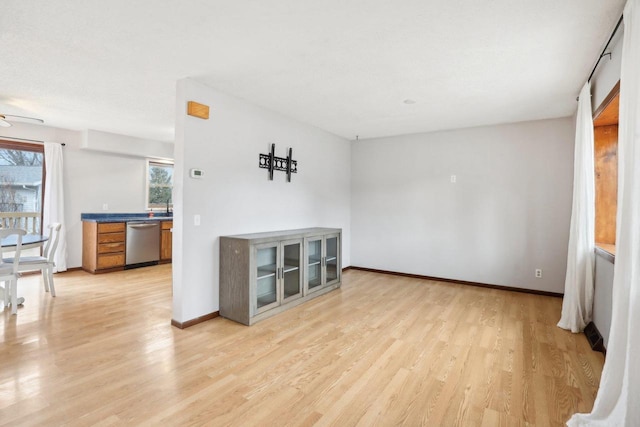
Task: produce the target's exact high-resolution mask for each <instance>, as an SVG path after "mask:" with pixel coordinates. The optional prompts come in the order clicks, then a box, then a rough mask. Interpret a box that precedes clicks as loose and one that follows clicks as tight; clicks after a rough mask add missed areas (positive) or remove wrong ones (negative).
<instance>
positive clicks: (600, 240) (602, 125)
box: [593, 82, 620, 254]
mask: <svg viewBox="0 0 640 427" xmlns="http://www.w3.org/2000/svg"><path fill="white" fill-rule="evenodd" d="M619 99H620V82H618V84H616V85H615V86H614V88H613V89H612V90H611V92H610V93H609V95H608V96H607V97H606V98H605V100H604V101H603V102H602V104H601V105H600V106H599V107H598V108H597V109H596V111H595V112H594V119H593V126H594V129H593V142H594V163H595V190H596V194H595V196H596V197H595V205H596V206H595V207H596V212H595V213H596V218H595V219H596V224H595V239H596V245H598V246H599V247H601V248H602V249H604V250H606V251H608V252H611V253H613V254H615V244H616V213H617V209H618V207H617V199H618V108H619Z"/></svg>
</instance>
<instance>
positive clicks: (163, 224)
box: [161, 221, 173, 230]
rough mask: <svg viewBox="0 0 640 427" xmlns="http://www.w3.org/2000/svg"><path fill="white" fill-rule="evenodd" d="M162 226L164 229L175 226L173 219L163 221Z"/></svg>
mask: <svg viewBox="0 0 640 427" xmlns="http://www.w3.org/2000/svg"><path fill="white" fill-rule="evenodd" d="M161 227H162V229H163V230H171V227H173V221H162V224H161Z"/></svg>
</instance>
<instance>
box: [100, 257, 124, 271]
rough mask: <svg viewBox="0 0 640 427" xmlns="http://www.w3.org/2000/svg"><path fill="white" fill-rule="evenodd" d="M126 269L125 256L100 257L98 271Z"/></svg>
mask: <svg viewBox="0 0 640 427" xmlns="http://www.w3.org/2000/svg"><path fill="white" fill-rule="evenodd" d="M111 267H124V254H114V255H98V269H101V268H111Z"/></svg>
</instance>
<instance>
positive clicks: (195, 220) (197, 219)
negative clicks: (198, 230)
mask: <svg viewBox="0 0 640 427" xmlns="http://www.w3.org/2000/svg"><path fill="white" fill-rule="evenodd" d="M193 225H195V226H196V227H197V226H199V225H200V215H198V214H196V215H194V216H193Z"/></svg>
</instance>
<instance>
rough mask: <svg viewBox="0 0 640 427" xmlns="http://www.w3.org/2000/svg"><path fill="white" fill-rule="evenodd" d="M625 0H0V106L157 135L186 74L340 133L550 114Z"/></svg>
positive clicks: (163, 136)
mask: <svg viewBox="0 0 640 427" xmlns="http://www.w3.org/2000/svg"><path fill="white" fill-rule="evenodd" d="M624 2H625V0H607V1H602V0H563V1H558V0H537V1H513V0H457V1H435V0H398V1H390V0H320V1H318V0H278V1H273V0H272V1H267V0H262V1H261V0H234V1H212V0H190V1H176V0H172V1H168V0H135V1H130V0H127V1H125V0H108V1H105V0H99V1H98V0H57V1H36V0H3V1H2V3H1V5H0V7H1V10H0V48H1V50H0V55H1V56H0V114H1V113H9V114H18V115H28V116H35V117H39V118H42V119H44V120H45V122H46V124H47V125H50V126H57V127H63V128H71V129H86V128H90V129H97V130H103V131H109V132H115V133H122V134H127V135H132V136H138V137H143V138H151V139H158V140H162V141H171V140H172V139H173V127H174V111H175V105H174V104H175V87H176V80H178V79H181V78H184V77H192V78H195V79H197V80H199V81H202V82H204V83H206V84H208V85H210V86H212V87H215V88H217V89H219V90H222V91H224V92H227V93H230V94H234V95H236V96H239V97H242V98H245V99H247V100H249V101H251V102H253V103H256V104H259V105H261V106H264V107H267V108H270V109H272V110H275V111H278V112H280V113H282V114H284V115H287V116H290V117H293V118H295V119H298V120H300V121H302V122H306V123H310V124H312V125H315V126H317V127H320V128H322V129H325V130H327V131H329V132H332V133H334V134H337V135H340V136H343V137H345V138H349V139H354V138H355V135H360V138H368V137H376V136H387V135H397V134H406V133H415V132H425V131H434V130H440V129H453V128H462V127H470V126H476V125H485V124H495V123H507V122H516V121H523V120H534V119H543V118H551V117H564V116H569V115H571V114H573V113H574V111H575V109H576V102H575V98H576V96H577V94H578V92H579V89H580V87H581V86H582V85H583V84H584V81H585V79H586V78H587V77H588V75H589V72H590V71H591V68H592V67H593V64H594V63H595V61H596V59H597V57H598V55H599V54H600V51H601V50H602V48H603V46H604V44H605V42H606V41H607V39H608V37H609V35H610V33H611V31H612V30H613V27H614V26H615V23H616V22H617V20H618V18H619V17H620V14H621V13H622V8H623V6H624ZM405 99H411V100H415V103H414V104H405V103H404V102H403V101H404V100H405Z"/></svg>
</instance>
